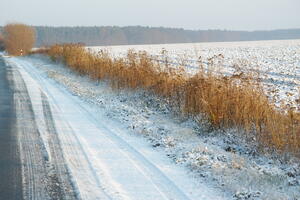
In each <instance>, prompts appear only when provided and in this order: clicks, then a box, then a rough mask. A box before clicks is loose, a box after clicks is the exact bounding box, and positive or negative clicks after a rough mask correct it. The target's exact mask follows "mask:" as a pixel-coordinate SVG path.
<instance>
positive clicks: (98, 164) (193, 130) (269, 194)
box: [12, 56, 300, 200]
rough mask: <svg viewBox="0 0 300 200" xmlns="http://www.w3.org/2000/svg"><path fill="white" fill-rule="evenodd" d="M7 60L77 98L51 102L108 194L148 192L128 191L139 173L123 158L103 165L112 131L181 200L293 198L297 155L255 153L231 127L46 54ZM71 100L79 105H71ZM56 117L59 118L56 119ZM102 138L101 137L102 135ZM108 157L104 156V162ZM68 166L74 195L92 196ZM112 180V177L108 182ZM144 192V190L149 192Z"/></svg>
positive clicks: (297, 192)
mask: <svg viewBox="0 0 300 200" xmlns="http://www.w3.org/2000/svg"><path fill="white" fill-rule="evenodd" d="M12 61H13V62H15V63H18V64H19V66H20V67H22V68H24V69H25V70H26V71H27V73H28V74H32V75H34V74H35V75H34V76H37V77H40V78H39V79H42V80H44V83H46V82H47V83H49V87H50V86H51V88H53V90H52V89H51V90H50V91H49V92H53V94H55V95H54V96H53V97H55V98H60V96H61V95H58V94H60V93H61V92H58V91H56V90H57V88H61V90H62V91H64V93H66V94H67V96H68V97H69V98H70V96H73V97H72V98H76V99H77V100H76V102H77V103H76V105H74V106H73V108H71V107H70V106H71V105H73V103H69V101H66V103H63V104H56V106H59V107H65V106H67V107H68V108H65V109H64V112H63V113H62V114H63V115H65V117H67V118H70V119H69V120H68V121H73V122H72V123H71V125H74V126H75V127H76V129H75V133H73V134H75V135H77V137H79V141H80V143H81V144H82V145H83V147H84V149H87V151H86V156H88V158H89V159H90V164H91V165H92V167H91V168H92V169H93V171H94V172H95V173H96V177H101V178H100V179H99V180H101V181H100V183H101V184H100V185H101V187H103V188H104V191H106V192H107V194H109V195H110V196H111V197H112V199H127V197H128V198H129V197H130V198H131V199H146V196H145V195H149V194H148V193H144V192H142V191H144V189H145V188H144V185H146V183H148V182H145V183H144V184H142V185H141V186H140V187H142V188H140V189H138V190H135V188H136V187H132V184H137V185H138V184H139V183H141V181H142V179H140V178H137V179H134V180H131V178H130V176H128V175H129V174H128V173H124V172H123V170H125V171H127V169H131V168H127V167H129V165H131V163H127V164H126V163H125V162H124V163H123V164H124V166H123V164H122V167H121V168H120V166H119V165H117V164H115V165H113V167H105V168H103V166H104V164H107V162H103V160H102V161H100V160H101V159H102V158H101V156H103V153H105V152H106V151H104V152H103V148H104V149H105V148H108V147H109V145H108V146H107V145H106V144H105V141H106V140H107V138H108V139H109V138H110V139H111V138H115V137H116V136H117V137H119V138H122V141H123V142H126V143H127V144H128V145H130V146H131V147H132V148H134V149H135V150H134V151H132V148H131V150H130V151H129V153H130V154H129V155H131V154H132V153H133V152H135V153H134V154H136V152H138V154H140V155H143V157H144V158H143V159H147V160H148V161H149V162H151V163H152V164H153V165H154V166H155V168H156V169H159V170H160V171H161V172H163V174H164V176H163V177H161V174H158V173H156V172H155V173H153V174H152V175H153V176H152V178H154V180H156V181H157V182H154V183H155V185H156V186H157V188H156V189H159V190H160V191H162V190H163V189H164V188H165V186H167V187H170V186H168V183H166V181H165V180H167V179H165V178H164V177H168V180H170V181H171V182H173V183H174V184H175V185H176V186H177V188H180V191H182V192H183V193H185V194H186V195H187V196H188V199H235V200H244V199H253V200H254V199H256V200H259V199H286V200H290V199H291V200H292V199H293V200H294V199H300V167H299V163H298V161H297V160H292V159H287V160H283V159H279V158H278V157H276V156H275V155H264V156H263V155H260V154H259V153H258V152H257V151H256V148H255V146H253V144H251V142H250V143H249V141H245V140H243V139H241V137H236V135H237V134H241V133H239V132H238V131H237V130H226V131H224V130H222V131H218V130H216V131H212V130H209V129H207V128H208V127H206V126H205V125H203V126H199V125H197V124H196V123H195V122H193V121H192V120H191V119H182V118H176V117H174V116H173V115H172V112H171V111H170V109H169V108H168V106H167V105H166V104H165V103H164V102H163V101H161V100H160V99H157V98H156V97H154V96H150V95H149V94H147V93H146V92H143V91H136V92H133V91H128V90H123V91H119V92H117V91H114V90H112V89H111V88H110V87H109V86H108V85H107V84H106V83H104V82H94V81H91V80H90V79H89V78H88V77H83V76H79V75H77V74H76V73H74V72H72V71H71V70H70V69H68V68H66V67H64V66H62V65H58V64H56V63H52V62H51V61H49V60H48V59H46V58H42V59H41V58H40V57H39V56H38V57H37V58H36V57H27V58H19V59H16V60H12ZM44 85H45V84H44ZM55 88H56V89H55ZM54 89H55V90H54ZM62 95H63V94H62ZM63 96H65V95H63ZM72 98H71V99H72ZM58 102H61V101H58ZM63 102H64V101H63ZM78 105H81V106H79V107H78V108H76V109H75V107H76V106H78ZM69 107H70V108H69ZM81 108H85V109H84V110H82V112H81V111H80V112H79V113H80V115H73V114H70V113H71V112H75V111H76V110H78V109H79V110H81ZM84 113H85V114H84ZM57 114H59V113H57ZM76 116H77V117H76ZM89 118H92V119H93V121H94V120H96V121H97V123H99V124H100V125H101V124H102V125H103V126H104V127H108V129H106V130H104V129H102V128H101V129H102V131H99V133H98V132H95V133H93V132H90V131H89V130H90V129H85V128H84V127H86V125H85V126H82V127H81V125H83V124H86V122H85V121H84V120H86V119H89ZM57 119H58V118H57ZM57 123H58V124H61V122H59V119H58V122H57ZM102 125H101V126H102ZM98 127H99V125H98ZM77 130H79V131H77ZM93 130H94V129H93ZM108 130H109V131H108ZM103 131H104V132H103ZM105 132H107V134H106V133H105ZM97 134H98V136H97ZM70 138H72V137H70ZM103 138H104V139H105V140H104V141H102V142H101V139H103ZM110 139H109V140H110ZM103 142H104V143H103ZM99 144H100V145H99ZM123 144H124V143H123ZM103 145H104V146H103ZM125 146H126V145H125ZM125 146H124V145H121V146H120V147H114V149H112V150H111V151H127V150H128V148H127V147H125ZM67 147H68V145H67V146H66V148H67ZM118 148H121V149H120V150H118ZM95 152H96V154H95ZM97 152H98V153H97ZM101 152H102V153H101ZM127 153H128V152H127ZM113 155H115V154H113ZM66 158H67V160H68V159H69V158H70V160H71V161H72V159H80V158H77V157H72V156H71V157H70V155H68V154H66ZM109 158H110V156H108V157H107V160H106V161H109ZM143 159H141V157H139V158H136V157H135V158H134V159H133V160H131V161H132V162H133V161H134V162H135V163H139V162H141V161H142V160H143ZM125 160H126V159H125ZM131 161H130V162H131ZM83 164H84V163H83ZM152 164H151V166H152V167H153V165H152ZM69 166H70V168H71V171H72V173H73V175H74V179H75V181H76V182H77V184H78V187H79V191H80V194H81V195H84V196H85V197H86V199H89V198H90V199H93V198H96V197H99V196H97V193H95V191H98V190H95V189H96V188H95V187H97V184H94V183H93V184H86V183H87V182H91V180H93V177H94V175H93V174H88V173H82V169H84V168H81V167H79V168H78V167H76V166H74V168H73V167H72V166H73V165H72V162H71V163H70V164H69ZM140 166H142V167H146V168H148V167H149V166H150V165H148V164H146V165H145V163H142V162H141V163H139V164H138V165H136V167H140ZM180 168H181V169H180ZM103 169H105V170H104V171H103ZM153 169H154V168H152V172H153ZM87 171H88V170H87ZM129 171H130V170H129ZM156 171H157V170H156ZM159 177H160V178H159ZM149 178H150V177H149ZM111 182H114V183H116V184H110V183H111ZM91 183H92V182H91ZM164 184H166V185H164ZM161 187H162V188H161ZM103 188H102V189H103ZM120 188H126V190H122V189H120ZM169 189H170V188H169ZM169 189H167V190H165V192H166V193H164V194H167V195H170V196H169V197H166V198H165V199H169V198H170V197H171V196H172V193H174V194H176V195H175V196H176V197H175V198H174V199H182V198H181V197H180V196H177V195H178V194H180V192H179V193H178V191H179V190H177V189H174V188H173V189H172V190H169ZM90 191H94V192H93V193H90ZM139 191H140V192H139ZM168 191H169V192H168ZM99 192H101V190H99ZM148 192H150V193H151V191H148ZM137 193H139V194H137ZM99 195H100V196H101V194H99ZM151 195H155V192H154V193H151ZM151 195H150V196H147V197H149V198H150V199H151V197H152V196H151ZM171 199H172V198H171Z"/></svg>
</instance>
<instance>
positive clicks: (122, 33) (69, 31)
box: [35, 26, 300, 46]
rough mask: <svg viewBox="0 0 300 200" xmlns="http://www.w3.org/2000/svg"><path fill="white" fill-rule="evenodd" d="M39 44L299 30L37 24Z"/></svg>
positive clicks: (276, 35) (278, 35)
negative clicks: (188, 28) (56, 25)
mask: <svg viewBox="0 0 300 200" xmlns="http://www.w3.org/2000/svg"><path fill="white" fill-rule="evenodd" d="M35 29H36V36H37V38H36V39H37V40H36V46H44V45H51V44H55V43H83V44H86V45H89V46H97V45H128V44H164V43H192V42H221V41H222V42H223V41H251V40H277V39H300V29H286V30H273V31H253V32H249V31H227V30H198V31H193V30H184V29H178V28H163V27H156V28H153V27H142V26H128V27H118V26H102V27H46V26H37V27H35Z"/></svg>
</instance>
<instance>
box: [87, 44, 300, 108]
mask: <svg viewBox="0 0 300 200" xmlns="http://www.w3.org/2000/svg"><path fill="white" fill-rule="evenodd" d="M89 48H90V49H91V50H92V51H94V52H98V51H100V50H103V49H104V50H107V51H109V52H110V53H111V54H112V56H114V57H123V56H126V53H127V51H128V50H129V49H133V50H135V51H144V50H145V51H147V52H148V53H149V54H151V55H154V56H156V57H157V58H158V59H159V60H165V59H164V58H165V57H168V58H169V62H170V63H171V65H173V66H175V65H176V66H178V65H184V66H185V68H186V69H187V71H188V72H191V73H195V72H196V71H197V69H198V67H199V61H201V62H202V63H203V64H204V65H205V66H206V67H207V64H208V63H209V61H208V59H209V58H212V57H213V56H218V55H219V56H218V57H217V58H216V59H215V65H214V67H213V68H214V69H210V70H214V71H217V72H221V73H223V74H224V75H228V74H233V73H235V72H237V71H242V72H244V73H249V72H251V73H255V74H256V75H258V76H259V77H260V79H261V80H262V83H263V86H264V89H265V92H266V94H267V95H268V96H269V97H270V99H271V100H273V101H274V102H275V103H276V105H281V104H284V105H286V106H290V107H295V108H296V109H299V105H298V104H297V102H296V101H297V99H299V91H298V89H299V83H300V40H277V41H251V42H218V43H191V44H161V45H129V46H102V47H89ZM200 57H201V58H200ZM199 58H200V59H199Z"/></svg>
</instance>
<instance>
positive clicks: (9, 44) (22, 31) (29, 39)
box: [0, 24, 35, 56]
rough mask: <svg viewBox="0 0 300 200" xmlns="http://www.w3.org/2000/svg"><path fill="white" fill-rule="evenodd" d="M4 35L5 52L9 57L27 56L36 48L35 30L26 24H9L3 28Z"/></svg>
mask: <svg viewBox="0 0 300 200" xmlns="http://www.w3.org/2000/svg"><path fill="white" fill-rule="evenodd" d="M3 33H4V46H5V50H6V52H7V53H8V54H9V55H13V56H21V55H26V54H27V53H29V52H30V51H31V49H32V48H33V47H34V44H35V30H34V28H32V27H30V26H27V25H24V24H8V25H6V26H5V27H4V28H3ZM0 46H1V40H0Z"/></svg>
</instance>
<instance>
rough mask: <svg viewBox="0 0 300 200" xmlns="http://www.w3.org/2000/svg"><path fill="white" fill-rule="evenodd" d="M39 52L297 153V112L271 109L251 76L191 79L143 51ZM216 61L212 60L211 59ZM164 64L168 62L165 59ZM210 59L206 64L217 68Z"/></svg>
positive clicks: (203, 74)
mask: <svg viewBox="0 0 300 200" xmlns="http://www.w3.org/2000/svg"><path fill="white" fill-rule="evenodd" d="M38 53H45V54H47V55H49V56H50V57H51V58H52V60H54V61H62V62H64V63H65V64H66V65H67V66H69V67H70V68H72V69H73V70H75V71H77V72H78V73H79V74H82V75H88V76H90V77H91V78H92V79H94V80H107V81H109V83H110V84H111V86H112V87H113V88H116V89H122V88H129V89H144V90H147V91H149V92H152V93H154V94H156V95H158V96H160V97H162V98H164V99H165V100H166V101H167V102H168V103H169V104H170V106H172V107H173V109H174V111H175V112H176V113H178V114H179V115H185V116H189V117H193V118H194V119H196V120H197V121H199V123H202V122H203V120H205V121H208V122H209V123H210V125H211V126H212V127H213V128H218V129H226V128H238V129H240V130H241V131H240V132H241V133H246V135H243V136H246V137H249V138H252V139H254V140H255V141H256V142H257V143H258V144H259V145H260V147H262V148H261V149H264V150H269V151H277V152H282V153H293V154H294V155H297V156H299V153H300V114H299V113H298V112H296V111H294V110H292V109H286V108H285V109H284V108H282V109H281V108H278V107H275V105H274V104H273V103H272V102H271V101H270V100H269V99H268V97H267V96H266V94H265V93H264V91H263V89H262V85H261V83H260V82H259V78H258V77H256V76H255V75H253V74H245V73H235V74H233V75H232V76H223V75H220V74H218V73H212V72H211V71H207V70H205V69H204V68H203V65H202V63H201V61H199V71H198V73H196V74H195V75H193V76H190V75H188V74H187V73H186V72H185V71H184V69H174V68H171V67H169V66H168V63H167V62H158V61H157V59H154V58H153V57H152V56H151V55H149V54H147V52H134V51H132V50H130V51H128V53H127V57H126V58H113V57H111V56H110V55H109V54H108V53H107V52H105V51H100V52H99V53H98V54H94V53H90V52H88V51H87V50H86V49H85V47H84V46H81V45H76V44H65V45H54V46H51V47H50V48H48V49H41V50H40V51H38ZM215 58H216V57H215ZM166 60H167V59H166ZM215 64H216V63H214V59H211V63H210V65H215Z"/></svg>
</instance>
